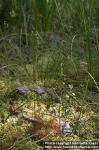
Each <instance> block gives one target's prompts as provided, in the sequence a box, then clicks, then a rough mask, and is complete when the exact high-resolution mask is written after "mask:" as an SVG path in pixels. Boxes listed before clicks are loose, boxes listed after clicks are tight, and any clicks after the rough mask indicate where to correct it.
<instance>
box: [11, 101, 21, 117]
mask: <svg viewBox="0 0 99 150" xmlns="http://www.w3.org/2000/svg"><path fill="white" fill-rule="evenodd" d="M9 111H10V112H11V113H14V114H16V115H17V114H19V113H21V111H22V110H21V109H20V108H18V106H17V105H15V104H11V105H9Z"/></svg>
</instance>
